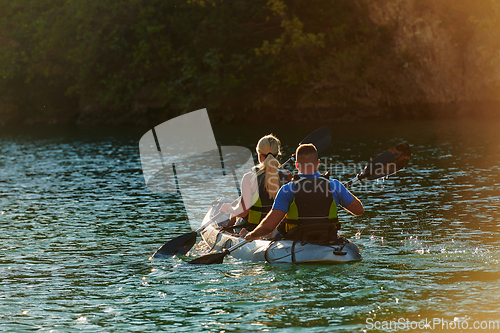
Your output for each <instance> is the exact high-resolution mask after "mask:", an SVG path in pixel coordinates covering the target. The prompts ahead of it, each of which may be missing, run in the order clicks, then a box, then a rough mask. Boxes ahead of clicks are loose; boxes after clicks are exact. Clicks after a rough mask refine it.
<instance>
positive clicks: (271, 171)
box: [221, 134, 292, 231]
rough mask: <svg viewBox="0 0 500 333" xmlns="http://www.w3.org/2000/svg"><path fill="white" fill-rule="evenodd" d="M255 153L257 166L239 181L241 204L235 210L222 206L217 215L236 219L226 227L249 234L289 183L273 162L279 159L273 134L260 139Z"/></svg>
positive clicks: (289, 177) (277, 144) (279, 153)
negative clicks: (223, 214)
mask: <svg viewBox="0 0 500 333" xmlns="http://www.w3.org/2000/svg"><path fill="white" fill-rule="evenodd" d="M256 151H257V154H258V158H259V165H257V166H256V167H254V168H252V170H251V171H250V172H248V173H246V174H245V175H243V178H242V179H241V196H242V198H243V199H242V200H240V201H239V202H238V204H237V205H236V206H234V207H233V206H231V204H229V203H226V204H224V205H222V207H221V211H223V212H225V213H228V214H231V215H233V216H236V217H238V219H236V218H234V217H233V218H232V219H231V220H230V226H237V227H238V228H245V229H246V230H249V231H250V230H253V229H255V227H256V226H257V225H258V224H259V223H260V221H261V220H262V219H263V218H264V217H265V216H266V215H267V213H268V212H269V211H270V210H271V207H272V206H273V203H274V198H275V197H276V195H277V193H278V191H279V189H280V188H281V186H283V185H284V184H286V183H288V182H289V181H290V180H291V179H292V174H291V173H290V171H287V170H283V169H279V167H280V163H279V162H278V160H277V159H276V158H277V157H278V156H279V155H281V142H280V140H279V139H278V138H277V137H275V136H274V135H273V134H269V135H266V136H264V137H262V138H261V139H260V140H259V142H258V143H257V147H256Z"/></svg>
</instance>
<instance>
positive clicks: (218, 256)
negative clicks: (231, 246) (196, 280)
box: [188, 251, 229, 265]
mask: <svg viewBox="0 0 500 333" xmlns="http://www.w3.org/2000/svg"><path fill="white" fill-rule="evenodd" d="M228 254H229V252H228V251H224V252H221V253H212V254H207V255H206V256H201V257H199V258H196V259H194V260H191V261H190V262H189V263H188V264H192V265H212V264H222V262H223V261H224V258H225V257H226V256H227V255H228Z"/></svg>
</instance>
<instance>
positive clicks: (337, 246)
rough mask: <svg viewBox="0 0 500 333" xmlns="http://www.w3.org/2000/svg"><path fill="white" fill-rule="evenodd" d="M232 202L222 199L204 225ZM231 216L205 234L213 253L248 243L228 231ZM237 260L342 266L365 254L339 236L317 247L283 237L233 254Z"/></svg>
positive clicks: (215, 203) (262, 242) (208, 213)
mask: <svg viewBox="0 0 500 333" xmlns="http://www.w3.org/2000/svg"><path fill="white" fill-rule="evenodd" d="M226 202H227V203H231V202H233V200H231V199H227V198H224V199H220V200H218V201H216V202H214V203H213V204H212V207H211V208H210V209H209V210H208V212H207V214H206V215H205V218H204V219H203V223H202V224H206V223H207V222H208V221H210V220H211V219H213V218H214V217H215V215H217V214H218V213H219V210H220V207H221V205H222V204H223V203H226ZM228 219H229V215H227V214H223V215H222V216H220V217H218V218H217V219H215V220H214V221H213V222H212V223H211V224H209V225H208V226H207V227H206V228H205V229H203V230H202V231H201V236H202V238H203V241H204V242H205V243H206V244H208V246H209V247H210V251H222V250H223V249H228V248H230V247H232V246H233V245H236V244H238V243H241V242H243V241H244V239H243V238H242V237H239V236H238V235H237V234H233V233H231V232H230V231H227V230H225V229H224V226H225V225H227V221H228ZM231 256H232V257H234V258H236V259H241V260H247V261H254V262H262V261H266V262H269V263H272V264H277V263H316V264H338V263H348V262H356V261H360V260H361V254H360V253H359V248H358V246H357V245H356V244H354V243H353V242H351V241H349V240H348V239H346V238H344V237H338V238H337V239H335V240H334V241H331V242H330V243H329V244H326V245H325V244H321V245H320V244H313V243H307V242H303V241H293V240H286V239H282V238H274V239H258V240H255V241H253V242H249V243H247V244H244V245H243V246H241V247H239V248H237V249H235V250H234V251H231Z"/></svg>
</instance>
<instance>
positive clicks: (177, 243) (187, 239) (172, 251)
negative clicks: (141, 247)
mask: <svg viewBox="0 0 500 333" xmlns="http://www.w3.org/2000/svg"><path fill="white" fill-rule="evenodd" d="M196 235H197V233H196V232H194V231H193V232H190V233H188V234H184V235H181V236H179V237H176V238H174V239H172V240H171V241H169V242H167V243H165V244H164V245H163V246H162V247H160V248H159V249H158V250H157V251H156V252H155V253H154V254H153V258H163V257H171V256H174V255H176V254H178V255H185V254H186V253H187V252H188V251H189V250H191V248H192V247H193V245H194V243H196Z"/></svg>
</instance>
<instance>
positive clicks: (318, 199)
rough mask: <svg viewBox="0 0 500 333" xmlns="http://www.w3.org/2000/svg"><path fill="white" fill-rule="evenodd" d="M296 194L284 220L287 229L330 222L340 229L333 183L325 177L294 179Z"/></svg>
mask: <svg viewBox="0 0 500 333" xmlns="http://www.w3.org/2000/svg"><path fill="white" fill-rule="evenodd" d="M294 184H295V189H296V192H295V195H294V199H293V202H292V204H291V205H290V207H289V208H288V213H287V214H286V216H285V219H284V220H283V222H284V223H285V231H289V230H290V229H292V228H295V227H296V226H298V225H304V224H318V223H329V224H333V225H334V226H335V228H336V229H337V230H338V229H340V223H339V219H338V216H337V203H336V202H335V200H334V199H333V195H332V189H331V183H330V180H329V179H326V178H323V177H317V178H304V177H303V178H300V179H298V180H295V181H294Z"/></svg>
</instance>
